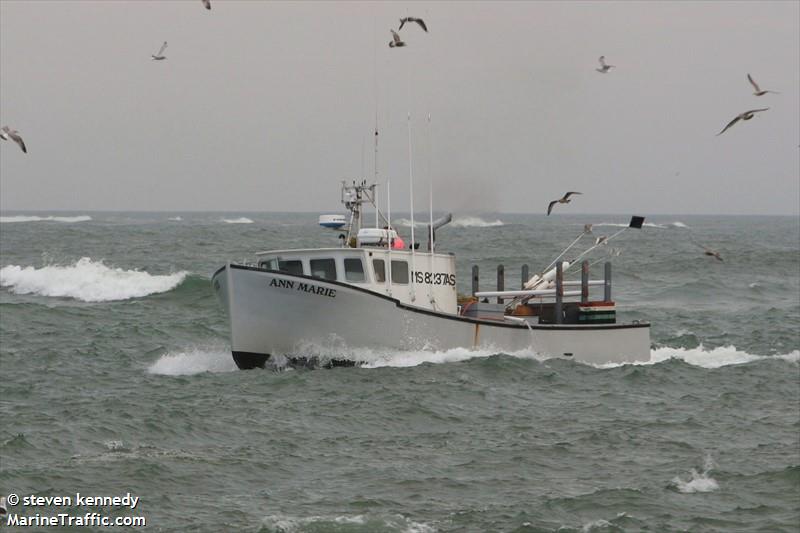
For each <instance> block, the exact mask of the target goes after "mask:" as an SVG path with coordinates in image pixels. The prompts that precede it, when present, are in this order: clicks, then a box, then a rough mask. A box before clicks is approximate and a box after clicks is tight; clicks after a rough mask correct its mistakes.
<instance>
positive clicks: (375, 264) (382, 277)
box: [372, 259, 386, 283]
mask: <svg viewBox="0 0 800 533" xmlns="http://www.w3.org/2000/svg"><path fill="white" fill-rule="evenodd" d="M372 269H373V270H374V271H375V281H376V282H377V283H383V282H384V281H386V264H385V263H384V262H383V259H373V260H372Z"/></svg>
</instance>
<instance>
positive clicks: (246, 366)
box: [232, 352, 269, 370]
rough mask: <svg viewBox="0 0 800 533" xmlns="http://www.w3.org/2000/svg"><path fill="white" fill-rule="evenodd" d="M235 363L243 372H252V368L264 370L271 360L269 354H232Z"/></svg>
mask: <svg viewBox="0 0 800 533" xmlns="http://www.w3.org/2000/svg"><path fill="white" fill-rule="evenodd" d="M232 353H233V361H234V362H235V363H236V366H238V367H239V368H240V369H241V370H250V369H251V368H264V365H266V364H267V359H269V354H268V353H253V352H232Z"/></svg>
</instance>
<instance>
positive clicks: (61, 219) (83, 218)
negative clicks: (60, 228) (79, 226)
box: [0, 215, 92, 223]
mask: <svg viewBox="0 0 800 533" xmlns="http://www.w3.org/2000/svg"><path fill="white" fill-rule="evenodd" d="M89 220H92V217H90V216H88V215H80V216H76V217H53V216H49V217H37V216H25V215H19V216H12V217H0V223H10V222H66V223H73V222H86V221H89Z"/></svg>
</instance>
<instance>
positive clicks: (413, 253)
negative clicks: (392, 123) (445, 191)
mask: <svg viewBox="0 0 800 533" xmlns="http://www.w3.org/2000/svg"><path fill="white" fill-rule="evenodd" d="M407 124H408V192H409V195H410V196H411V201H410V204H411V270H412V271H416V270H417V266H416V262H415V260H416V250H415V248H416V242H415V241H414V170H413V169H414V163H413V160H412V159H411V112H409V113H408V121H407ZM414 299H415V295H414V277H413V276H412V277H411V301H412V302H413V301H414Z"/></svg>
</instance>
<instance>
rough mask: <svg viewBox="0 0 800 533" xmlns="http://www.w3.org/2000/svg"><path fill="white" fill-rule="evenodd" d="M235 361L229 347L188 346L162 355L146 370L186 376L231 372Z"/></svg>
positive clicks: (161, 373)
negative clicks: (185, 348)
mask: <svg viewBox="0 0 800 533" xmlns="http://www.w3.org/2000/svg"><path fill="white" fill-rule="evenodd" d="M234 370H236V363H234V361H233V357H231V352H230V349H228V348H222V347H219V348H218V347H212V348H196V347H193V348H190V349H188V350H186V351H178V352H169V353H167V354H164V355H162V356H161V357H160V358H159V359H158V361H156V362H154V363H153V364H152V365H150V367H149V368H148V369H147V371H148V372H149V373H151V374H160V375H164V376H186V375H191V374H200V373H202V372H233V371H234Z"/></svg>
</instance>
